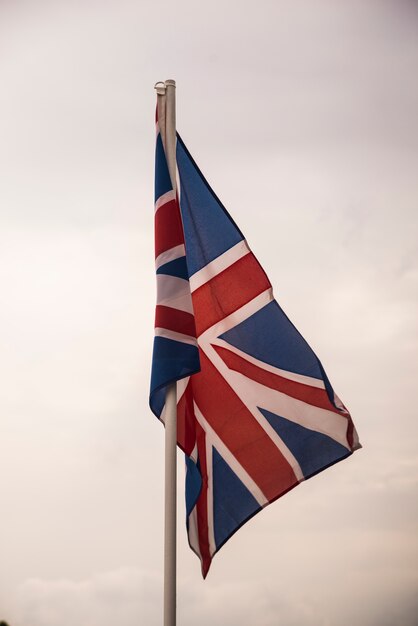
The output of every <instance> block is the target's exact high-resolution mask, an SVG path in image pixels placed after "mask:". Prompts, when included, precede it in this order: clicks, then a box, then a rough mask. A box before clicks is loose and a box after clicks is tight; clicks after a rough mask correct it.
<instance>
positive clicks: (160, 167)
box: [155, 134, 173, 202]
mask: <svg viewBox="0 0 418 626" xmlns="http://www.w3.org/2000/svg"><path fill="white" fill-rule="evenodd" d="M172 189H173V186H172V184H171V179H170V174H169V171H168V166H167V160H166V158H165V152H164V147H163V142H162V140H161V135H160V134H158V137H157V145H156V149H155V202H157V200H158V199H159V198H160V197H161V196H162V195H163V194H165V193H167V191H172Z"/></svg>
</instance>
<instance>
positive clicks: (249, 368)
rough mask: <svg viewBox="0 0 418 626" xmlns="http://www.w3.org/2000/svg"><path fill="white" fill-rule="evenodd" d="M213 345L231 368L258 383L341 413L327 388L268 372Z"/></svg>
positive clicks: (313, 404)
mask: <svg viewBox="0 0 418 626" xmlns="http://www.w3.org/2000/svg"><path fill="white" fill-rule="evenodd" d="M213 347H214V348H215V350H216V352H217V353H218V354H219V356H220V357H221V359H222V360H223V361H224V362H225V363H226V365H227V366H228V367H229V368H230V369H231V370H234V371H235V372H239V373H240V374H244V376H247V378H251V380H255V381H256V382H257V383H261V384H262V385H265V386H266V387H270V389H276V390H277V391H280V392H282V393H285V394H286V395H288V396H290V397H292V398H296V399H297V400H301V401H302V402H306V403H307V404H311V405H312V406H317V407H318V408H320V409H327V410H328V411H334V413H338V414H339V415H341V412H340V411H338V409H336V408H335V406H334V405H333V404H332V402H331V401H330V399H329V398H328V394H327V392H326V391H325V389H319V388H318V387H311V386H310V385H304V384H303V383H298V382H296V381H293V380H289V379H288V378H283V376H279V375H278V374H273V373H272V372H267V371H266V370H264V369H262V368H261V367H258V366H257V365H254V364H253V363H249V362H248V361H246V360H245V359H243V358H242V357H241V356H239V355H238V354H235V353H234V352H231V351H230V350H228V349H226V348H223V347H221V346H215V345H214V346H213Z"/></svg>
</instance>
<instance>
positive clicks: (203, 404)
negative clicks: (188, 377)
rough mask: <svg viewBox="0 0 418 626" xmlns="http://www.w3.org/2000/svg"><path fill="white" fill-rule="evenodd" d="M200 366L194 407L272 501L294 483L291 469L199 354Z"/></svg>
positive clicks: (204, 357) (211, 366)
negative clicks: (196, 407)
mask: <svg viewBox="0 0 418 626" xmlns="http://www.w3.org/2000/svg"><path fill="white" fill-rule="evenodd" d="M200 366H201V372H200V373H198V374H195V375H194V376H193V392H194V397H195V401H196V404H197V406H198V407H199V409H200V411H201V412H202V414H203V416H204V418H205V419H206V420H207V421H208V423H209V424H210V426H211V427H212V428H213V429H214V431H215V432H216V433H217V434H218V436H219V437H220V438H221V439H222V442H223V443H224V444H225V445H226V446H227V448H228V449H229V450H230V451H231V453H232V454H233V455H234V457H235V458H236V459H237V460H238V462H239V463H240V464H241V465H242V467H243V468H244V469H245V470H246V471H247V473H248V474H249V475H250V476H251V478H252V479H253V480H254V481H255V482H256V483H257V485H258V486H259V487H260V489H261V491H262V492H263V493H264V495H265V496H266V498H267V499H268V500H270V501H271V500H274V499H276V498H277V497H278V496H279V495H281V494H282V493H284V492H286V491H288V490H289V489H291V488H292V487H293V486H295V485H296V484H297V483H298V480H297V478H296V476H295V474H294V472H293V470H292V468H291V466H290V465H289V463H288V462H287V461H286V459H285V458H284V456H283V454H282V453H281V452H280V450H279V449H278V448H277V446H276V445H275V444H274V443H273V441H272V440H271V439H270V437H269V436H268V435H267V433H266V432H265V431H264V429H263V428H262V427H261V426H260V424H259V423H258V422H257V420H256V419H255V418H254V416H253V415H252V414H251V412H250V411H249V410H248V409H247V407H246V406H245V404H243V402H242V401H241V399H240V398H239V397H238V396H237V394H236V393H235V392H234V391H233V389H232V388H231V387H230V386H229V385H228V383H227V382H226V380H225V379H224V378H223V377H222V376H221V374H220V373H219V371H218V370H217V369H216V368H215V367H214V365H213V364H212V363H211V361H210V360H209V359H208V358H207V356H206V355H205V354H204V353H203V352H202V351H200ZM219 402H221V404H219ZM220 406H221V409H220Z"/></svg>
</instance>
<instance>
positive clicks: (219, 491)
mask: <svg viewBox="0 0 418 626" xmlns="http://www.w3.org/2000/svg"><path fill="white" fill-rule="evenodd" d="M212 464H213V523H214V534H215V543H216V548H217V549H218V550H219V548H220V547H221V546H222V544H223V543H225V541H226V540H227V539H228V538H229V537H230V536H231V535H232V533H234V532H235V531H236V530H238V528H239V527H240V526H241V525H242V524H243V523H244V522H245V521H247V520H248V518H250V517H251V516H252V515H254V513H257V511H259V510H260V509H261V507H260V505H259V504H258V502H257V500H256V499H255V498H254V496H253V495H252V494H251V493H250V492H249V491H248V489H247V487H246V486H245V485H244V483H243V482H242V481H241V480H240V479H239V478H238V476H237V475H236V474H235V472H233V471H232V469H231V468H230V466H229V465H228V464H227V463H226V461H225V460H224V459H223V458H222V456H221V455H220V454H219V452H218V451H217V450H216V448H212Z"/></svg>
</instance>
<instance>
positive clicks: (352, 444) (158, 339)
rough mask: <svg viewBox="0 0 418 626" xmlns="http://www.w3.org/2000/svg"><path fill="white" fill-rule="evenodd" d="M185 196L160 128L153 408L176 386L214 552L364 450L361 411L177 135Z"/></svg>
mask: <svg viewBox="0 0 418 626" xmlns="http://www.w3.org/2000/svg"><path fill="white" fill-rule="evenodd" d="M177 167H178V174H179V180H180V189H179V197H178V196H177V195H176V194H175V193H174V191H173V187H172V184H171V181H170V175H169V171H168V167H167V162H166V157H165V153H164V147H163V143H162V140H161V135H160V133H159V132H158V125H157V147H156V176H155V209H156V212H155V247H156V268H157V307H156V321H155V339H154V353H153V364H152V376H151V393H150V406H151V409H152V411H153V412H154V413H155V415H157V416H158V417H159V418H160V419H161V420H162V421H163V422H164V407H165V394H166V389H167V386H168V385H169V384H170V383H172V382H174V381H176V384H177V443H178V445H179V446H180V448H181V449H182V450H183V451H184V452H185V455H186V470H187V471H186V510H187V529H188V538H189V543H190V547H191V548H192V549H193V550H194V552H195V553H196V554H197V555H198V556H199V558H200V560H201V566H202V574H203V577H206V575H207V573H208V570H209V567H210V564H211V561H212V558H213V556H214V554H215V553H216V552H217V551H218V550H219V549H220V548H221V547H222V546H223V544H224V543H225V542H226V541H227V540H228V539H229V538H230V537H231V535H233V533H234V532H235V531H236V530H238V528H240V527H241V526H242V525H243V524H244V523H245V522H246V521H248V520H249V519H250V518H251V517H252V516H253V515H254V514H255V513H257V512H258V511H260V510H261V509H262V508H264V507H265V506H267V505H268V504H270V503H271V502H273V501H274V500H276V499H277V498H279V497H280V496H281V495H283V494H284V493H286V492H287V491H289V490H290V489H292V488H293V487H295V486H296V485H298V484H299V483H300V482H302V481H303V480H306V479H307V478H310V477H311V476H313V475H315V474H317V473H318V472H320V471H321V470H323V469H325V468H326V467H329V466H330V465H332V464H334V463H336V462H337V461H340V460H342V459H344V458H346V457H347V456H349V455H350V454H352V452H353V451H354V450H356V449H358V448H359V447H360V444H359V440H358V436H357V433H356V430H355V428H354V425H353V422H352V420H351V417H350V414H349V412H348V411H347V409H346V408H345V407H344V405H343V404H342V402H341V401H340V400H339V398H338V397H337V395H336V394H335V393H334V391H333V389H332V387H331V384H330V382H329V380H328V378H327V376H326V374H325V371H324V369H323V367H322V365H321V363H320V361H319V360H318V358H317V357H316V355H315V354H314V352H313V351H312V350H311V348H310V347H309V346H308V344H307V343H306V341H305V340H304V339H303V337H302V336H301V335H300V334H299V332H298V331H297V330H296V328H295V327H294V326H293V324H292V323H291V322H290V320H289V319H288V318H287V317H286V315H285V313H284V312H283V310H282V309H281V308H280V306H279V305H278V303H277V302H276V300H275V299H274V296H273V292H272V287H271V284H270V282H269V280H268V278H267V276H266V274H265V272H264V270H263V269H262V267H261V266H260V264H259V263H258V261H257V259H256V258H255V256H254V255H253V254H252V252H251V251H250V249H249V247H248V244H247V242H246V240H245V238H244V236H243V235H242V233H241V231H240V230H239V228H238V227H237V226H236V224H235V223H234V221H233V220H232V218H231V217H230V215H229V214H228V212H227V211H226V209H225V208H224V207H223V205H222V204H221V202H220V201H219V199H218V198H217V196H216V195H215V193H214V192H213V191H212V189H211V188H210V187H209V185H208V183H207V182H206V180H205V178H204V177H203V175H202V173H201V172H200V170H199V168H198V167H197V165H196V163H195V162H194V160H193V158H192V157H191V155H190V153H189V152H188V150H187V148H186V146H185V145H184V143H183V141H182V139H181V138H180V136H179V135H177Z"/></svg>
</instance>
